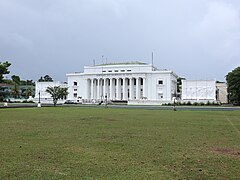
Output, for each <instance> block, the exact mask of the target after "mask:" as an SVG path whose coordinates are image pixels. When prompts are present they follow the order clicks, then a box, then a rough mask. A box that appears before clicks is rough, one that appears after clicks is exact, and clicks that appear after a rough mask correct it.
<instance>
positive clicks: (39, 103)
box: [37, 91, 41, 108]
mask: <svg viewBox="0 0 240 180" xmlns="http://www.w3.org/2000/svg"><path fill="white" fill-rule="evenodd" d="M37 107H39V108H40V107H41V101H40V91H39V92H38V105H37Z"/></svg>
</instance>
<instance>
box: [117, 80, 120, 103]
mask: <svg viewBox="0 0 240 180" xmlns="http://www.w3.org/2000/svg"><path fill="white" fill-rule="evenodd" d="M116 81H117V85H116V94H117V95H116V99H117V100H120V99H121V98H120V94H121V93H120V90H121V89H120V87H121V86H120V78H117V79H116Z"/></svg>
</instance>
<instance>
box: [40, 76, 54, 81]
mask: <svg viewBox="0 0 240 180" xmlns="http://www.w3.org/2000/svg"><path fill="white" fill-rule="evenodd" d="M38 82H53V79H52V78H51V77H50V76H49V75H45V76H44V77H42V76H41V77H40V79H39V80H38Z"/></svg>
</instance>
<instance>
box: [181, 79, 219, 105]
mask: <svg viewBox="0 0 240 180" xmlns="http://www.w3.org/2000/svg"><path fill="white" fill-rule="evenodd" d="M182 100H183V101H186V100H189V101H215V100H216V84H215V80H182Z"/></svg>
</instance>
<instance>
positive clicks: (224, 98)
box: [216, 83, 228, 104]
mask: <svg viewBox="0 0 240 180" xmlns="http://www.w3.org/2000/svg"><path fill="white" fill-rule="evenodd" d="M216 88H217V90H216V92H217V101H219V102H221V103H223V104H226V103H228V92H227V83H216Z"/></svg>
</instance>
